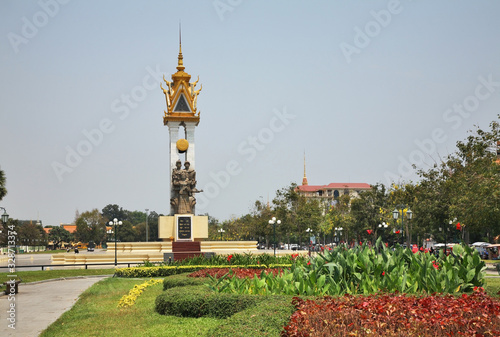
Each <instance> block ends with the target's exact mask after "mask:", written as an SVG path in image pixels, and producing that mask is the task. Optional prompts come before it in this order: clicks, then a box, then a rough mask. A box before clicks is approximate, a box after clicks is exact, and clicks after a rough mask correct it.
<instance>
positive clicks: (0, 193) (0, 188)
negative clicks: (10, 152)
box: [0, 170, 7, 200]
mask: <svg viewBox="0 0 500 337" xmlns="http://www.w3.org/2000/svg"><path fill="white" fill-rule="evenodd" d="M5 183H6V179H5V173H4V172H3V171H2V170H0V200H2V199H3V197H5V196H6V195H7V188H6V187H5Z"/></svg>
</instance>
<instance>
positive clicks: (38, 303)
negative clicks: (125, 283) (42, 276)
mask: <svg viewBox="0 0 500 337" xmlns="http://www.w3.org/2000/svg"><path fill="white" fill-rule="evenodd" d="M105 277H109V275H108V276H89V277H77V278H67V279H63V280H49V281H42V282H33V283H27V284H22V283H21V284H20V285H19V293H18V294H16V295H15V300H11V301H9V296H7V295H3V293H2V296H0V310H1V314H0V318H1V320H0V336H19V337H21V336H23V337H24V336H26V337H34V336H38V335H39V334H40V333H41V332H42V331H43V330H44V329H46V328H47V327H48V326H49V325H50V324H52V323H53V322H55V321H56V320H57V319H58V318H59V317H60V316H61V315H62V314H63V313H64V312H65V311H67V310H69V309H70V308H71V307H72V306H73V304H75V302H76V301H77V299H78V297H79V296H80V294H81V293H82V292H83V291H84V290H86V289H87V288H89V287H90V286H91V285H93V284H94V283H96V282H97V281H100V280H102V279H103V278H105ZM13 303H15V312H14V313H12V312H11V313H9V310H11V304H13ZM12 315H14V317H15V330H14V329H12V328H10V327H9V324H11V322H9V317H11V316H12Z"/></svg>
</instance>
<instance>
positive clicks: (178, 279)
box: [163, 273, 207, 290]
mask: <svg viewBox="0 0 500 337" xmlns="http://www.w3.org/2000/svg"><path fill="white" fill-rule="evenodd" d="M187 275H189V273H186V274H179V275H172V276H169V277H165V279H164V280H163V290H167V289H170V288H175V287H184V286H195V285H203V284H205V283H206V282H207V279H205V278H202V277H188V276H187Z"/></svg>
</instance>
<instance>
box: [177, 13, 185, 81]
mask: <svg viewBox="0 0 500 337" xmlns="http://www.w3.org/2000/svg"><path fill="white" fill-rule="evenodd" d="M182 60H183V57H182V39H181V23H180V22H179V56H178V61H177V70H179V71H183V70H184V69H185V67H184V62H183V61H182Z"/></svg>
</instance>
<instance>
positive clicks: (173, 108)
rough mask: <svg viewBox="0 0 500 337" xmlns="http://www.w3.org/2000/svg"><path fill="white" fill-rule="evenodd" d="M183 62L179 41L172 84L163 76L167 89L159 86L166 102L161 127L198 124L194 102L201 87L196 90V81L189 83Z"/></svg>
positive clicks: (198, 118)
mask: <svg viewBox="0 0 500 337" xmlns="http://www.w3.org/2000/svg"><path fill="white" fill-rule="evenodd" d="M184 69H185V67H184V62H183V56H182V45H181V43H180V41H179V56H178V61H177V72H176V73H175V74H172V82H169V81H167V80H166V79H165V76H163V81H164V82H165V84H166V85H167V89H165V88H163V85H160V87H161V89H162V90H163V93H164V94H165V99H166V102H167V110H166V111H165V115H164V117H163V125H167V124H168V122H184V121H186V122H187V121H194V122H196V125H198V123H199V122H200V113H199V112H198V113H197V111H196V109H197V107H196V101H197V98H198V94H199V93H200V91H201V89H202V86H201V85H200V88H199V89H198V90H195V89H196V85H197V84H198V81H199V77H198V79H197V80H196V81H195V82H194V83H191V82H189V81H190V80H191V75H189V74H188V73H186V72H185V71H184Z"/></svg>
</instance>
